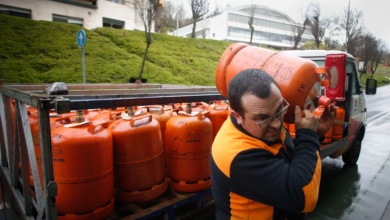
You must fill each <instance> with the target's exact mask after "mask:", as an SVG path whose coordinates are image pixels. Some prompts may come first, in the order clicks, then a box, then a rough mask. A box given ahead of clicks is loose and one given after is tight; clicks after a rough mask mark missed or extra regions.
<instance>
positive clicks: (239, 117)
mask: <svg viewBox="0 0 390 220" xmlns="http://www.w3.org/2000/svg"><path fill="white" fill-rule="evenodd" d="M231 113H232V115H233V117H234V118H235V119H236V121H237V123H238V124H239V125H240V124H242V121H243V118H242V116H241V115H240V114H238V113H237V112H236V111H234V110H233V109H232V110H231Z"/></svg>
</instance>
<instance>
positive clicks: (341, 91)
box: [281, 50, 377, 164]
mask: <svg viewBox="0 0 390 220" xmlns="http://www.w3.org/2000/svg"><path fill="white" fill-rule="evenodd" d="M281 53H285V54H290V55H294V56H298V57H302V58H305V59H309V60H312V61H314V62H315V63H316V64H317V65H318V66H319V67H326V68H327V74H326V75H325V76H326V77H327V80H328V82H329V85H327V86H324V87H322V89H323V91H321V93H322V94H323V95H325V96H326V97H328V98H330V99H331V102H332V103H333V104H334V106H335V107H336V120H335V124H334V126H333V127H332V129H330V131H328V133H327V134H328V136H327V135H326V136H325V139H324V140H323V141H322V143H321V157H322V158H325V157H327V156H329V157H331V158H337V157H339V156H342V159H343V161H344V163H346V164H355V163H356V162H357V160H358V158H359V154H360V150H361V143H362V140H363V138H364V134H365V130H366V125H367V122H366V119H367V106H366V101H365V96H364V94H366V95H373V94H375V93H376V86H377V85H376V80H374V79H368V80H367V82H366V86H365V88H366V89H365V90H363V86H362V85H361V83H360V78H359V73H358V68H357V65H356V59H355V58H354V57H353V56H352V55H351V54H349V53H345V52H342V51H326V50H291V51H283V52H281ZM337 132H338V133H337Z"/></svg>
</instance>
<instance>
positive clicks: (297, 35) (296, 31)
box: [292, 18, 309, 50]
mask: <svg viewBox="0 0 390 220" xmlns="http://www.w3.org/2000/svg"><path fill="white" fill-rule="evenodd" d="M308 23H309V20H308V19H307V18H306V19H305V21H304V22H303V25H300V24H295V25H293V26H292V33H293V41H294V46H293V48H292V49H294V50H295V49H298V44H299V43H300V42H301V40H302V35H303V33H304V32H305V30H306V25H308Z"/></svg>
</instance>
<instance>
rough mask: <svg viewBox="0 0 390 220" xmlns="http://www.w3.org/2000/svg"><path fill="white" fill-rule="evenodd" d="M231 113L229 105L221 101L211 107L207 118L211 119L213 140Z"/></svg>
mask: <svg viewBox="0 0 390 220" xmlns="http://www.w3.org/2000/svg"><path fill="white" fill-rule="evenodd" d="M229 113H230V111H229V104H227V103H226V102H225V101H222V100H219V101H216V102H214V103H213V104H211V105H210V107H209V114H208V115H207V117H209V118H210V120H211V123H212V125H213V140H214V138H215V135H217V133H218V131H219V129H220V128H221V126H222V124H223V123H224V122H225V120H226V119H227V118H228V117H229Z"/></svg>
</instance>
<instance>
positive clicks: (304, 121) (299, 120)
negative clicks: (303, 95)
mask: <svg viewBox="0 0 390 220" xmlns="http://www.w3.org/2000/svg"><path fill="white" fill-rule="evenodd" d="M294 113H295V129H296V130H299V129H301V128H309V129H311V130H313V131H317V129H318V126H319V123H320V122H319V118H317V117H316V116H314V115H313V114H312V113H311V112H310V111H309V110H307V109H304V110H303V112H302V110H301V108H300V107H299V106H298V105H296V106H295V109H294Z"/></svg>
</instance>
